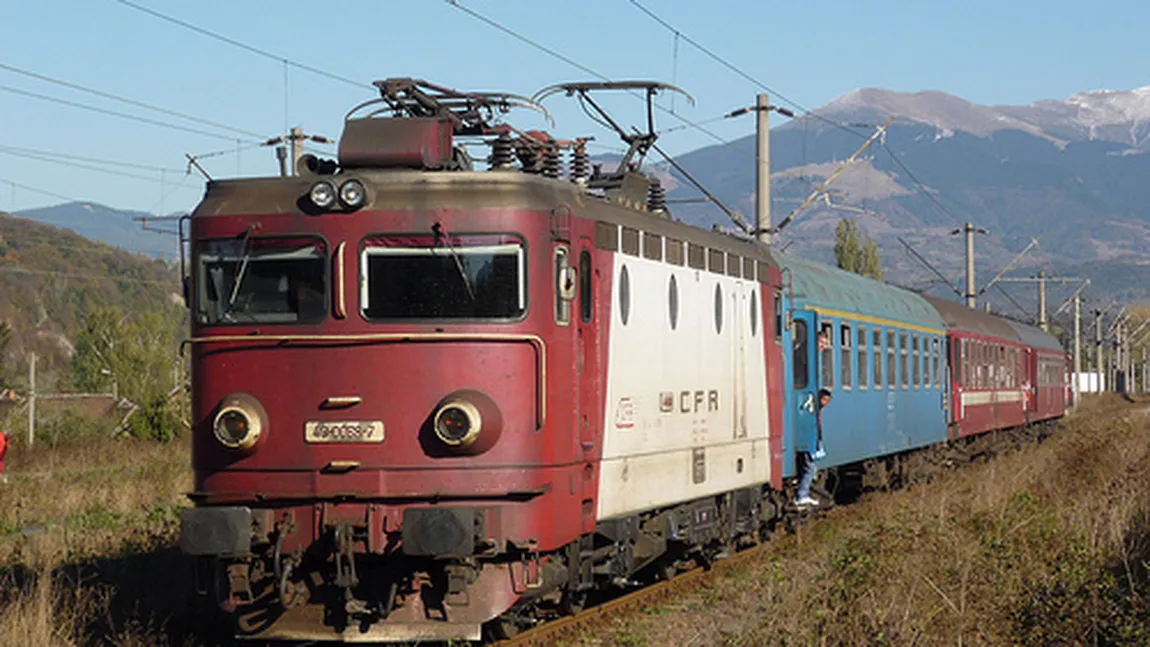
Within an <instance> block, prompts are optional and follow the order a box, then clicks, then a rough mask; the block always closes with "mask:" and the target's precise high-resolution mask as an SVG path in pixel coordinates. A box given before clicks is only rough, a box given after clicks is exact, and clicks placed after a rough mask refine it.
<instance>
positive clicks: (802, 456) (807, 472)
mask: <svg viewBox="0 0 1150 647" xmlns="http://www.w3.org/2000/svg"><path fill="white" fill-rule="evenodd" d="M830 403H831V392H830V389H820V390H819V396H818V404H817V405H816V406H815V431H816V433H817V436H816V438H815V442H814V443H813V447H812V443H810V442H809V441H808V442H807V443H806V446H807V449H806V450H805V451H796V452H795V461H796V462H797V463H798V465H797V466H796V467H797V469H798V473H799V490H798V492H797V493H796V495H795V505H796V506H797V507H800V508H812V507H817V506H818V505H819V500H818V499H816V498H814V497H812V496H811V484H812V483H814V481H815V474H816V472H817V469H816V468H815V461H817V460H819V459H820V458H823V457H824V456H826V454H827V452H826V449H824V448H823V409H824V408H825V407H826V406H827V405H829V404H830Z"/></svg>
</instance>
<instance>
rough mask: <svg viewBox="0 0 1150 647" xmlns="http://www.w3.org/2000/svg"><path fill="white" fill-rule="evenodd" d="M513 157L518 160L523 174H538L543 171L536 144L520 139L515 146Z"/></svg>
mask: <svg viewBox="0 0 1150 647" xmlns="http://www.w3.org/2000/svg"><path fill="white" fill-rule="evenodd" d="M515 155H516V156H517V157H518V158H519V164H520V166H522V167H523V172H524V173H539V172H541V171H542V170H543V162H542V160H541V159H540V157H541V155H540V150H539V144H538V143H536V142H534V141H526V140H523V139H520V140H519V142H518V143H517V144H516V146H515Z"/></svg>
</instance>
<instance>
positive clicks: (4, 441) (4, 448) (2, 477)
mask: <svg viewBox="0 0 1150 647" xmlns="http://www.w3.org/2000/svg"><path fill="white" fill-rule="evenodd" d="M7 454H8V434H7V433H6V432H3V431H0V483H7V482H8V475H7V474H5V473H4V457H5V456H6V455H7Z"/></svg>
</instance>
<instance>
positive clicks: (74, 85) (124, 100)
mask: <svg viewBox="0 0 1150 647" xmlns="http://www.w3.org/2000/svg"><path fill="white" fill-rule="evenodd" d="M0 69H3V70H8V71H9V72H14V73H16V74H22V75H24V76H27V77H31V78H34V79H38V80H40V81H46V82H48V83H54V84H56V85H59V86H63V87H66V88H70V89H73V90H79V91H80V92H86V93H88V94H92V95H95V96H98V97H103V98H105V99H111V100H113V101H119V102H120V103H124V104H127V105H130V106H135V107H137V108H145V109H147V110H153V111H155V112H159V113H162V114H165V115H168V116H170V117H179V118H180V119H187V120H188V121H194V122H196V123H199V124H203V125H205V126H212V127H214V128H220V129H222V130H230V131H232V132H236V133H240V134H241V135H248V136H251V137H263V135H261V134H260V133H257V132H252V131H250V130H245V129H243V128H236V127H235V126H229V125H227V124H223V123H220V122H218V121H212V120H210V119H204V118H202V117H197V116H195V115H190V114H187V113H184V112H178V111H176V110H170V109H168V108H164V107H161V106H156V105H152V104H150V103H144V102H143V101H137V100H135V99H129V98H127V97H124V96H120V95H118V94H113V93H111V92H105V91H103V90H97V89H95V88H90V87H87V86H83V85H80V84H78V83H72V82H70V81H64V80H62V79H57V78H53V77H51V76H48V75H46V74H40V73H39V72H33V71H31V70H26V69H24V68H20V67H16V66H14V65H7V64H5V63H0Z"/></svg>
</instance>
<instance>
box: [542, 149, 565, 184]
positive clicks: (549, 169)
mask: <svg viewBox="0 0 1150 647" xmlns="http://www.w3.org/2000/svg"><path fill="white" fill-rule="evenodd" d="M540 158H541V162H540V165H541V167H542V170H543V175H545V176H547V177H554V178H557V177H559V167H560V165H561V160H560V159H559V147H558V146H556V145H555V140H551V141H549V142H547V143H546V144H544V145H543V150H541V151H540Z"/></svg>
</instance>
